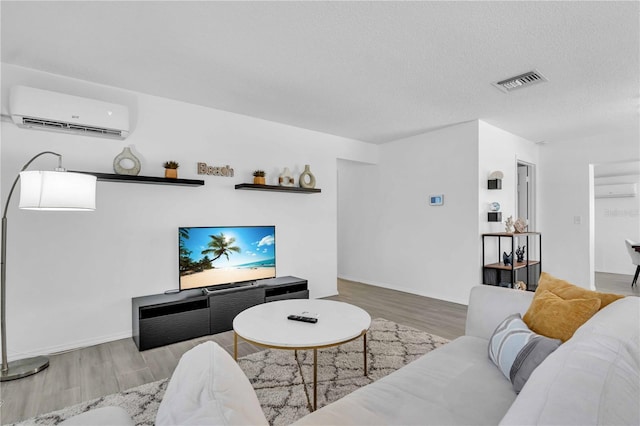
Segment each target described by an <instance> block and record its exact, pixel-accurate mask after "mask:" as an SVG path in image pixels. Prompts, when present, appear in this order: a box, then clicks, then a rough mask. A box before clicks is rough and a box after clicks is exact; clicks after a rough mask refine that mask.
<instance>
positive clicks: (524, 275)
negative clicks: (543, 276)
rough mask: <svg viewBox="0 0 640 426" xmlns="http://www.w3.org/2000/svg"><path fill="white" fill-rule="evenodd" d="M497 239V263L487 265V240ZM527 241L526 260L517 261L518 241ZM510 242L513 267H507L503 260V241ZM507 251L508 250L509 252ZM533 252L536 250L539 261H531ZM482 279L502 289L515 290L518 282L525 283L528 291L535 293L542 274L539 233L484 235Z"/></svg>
mask: <svg viewBox="0 0 640 426" xmlns="http://www.w3.org/2000/svg"><path fill="white" fill-rule="evenodd" d="M487 238H489V239H492V238H496V239H497V244H496V248H497V253H496V254H497V260H498V262H495V263H485V262H486V260H485V253H486V250H485V243H486V241H485V240H486V239H487ZM520 238H522V239H524V240H525V258H524V261H522V262H517V261H516V254H515V251H516V245H519V244H520V243H519V242H516V240H518V239H520ZM502 239H507V240H508V247H509V249H510V250H511V255H512V263H513V264H512V265H505V264H504V262H501V261H500V260H502V257H503V256H502V253H503V251H502V244H501V240H502ZM509 249H507V250H509ZM532 250H535V254H536V255H537V256H534V257H537V260H533V259H530V256H531V255H532V253H531V252H532ZM482 261H483V266H482V276H483V277H482V278H483V283H484V284H489V285H497V286H501V287H510V288H513V287H514V285H515V283H516V282H518V281H524V283H525V284H526V286H527V290H529V291H535V289H536V288H537V287H538V280H539V278H540V272H541V267H542V235H541V234H540V233H539V232H522V233H510V232H494V233H488V234H482Z"/></svg>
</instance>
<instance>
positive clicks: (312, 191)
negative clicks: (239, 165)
mask: <svg viewBox="0 0 640 426" xmlns="http://www.w3.org/2000/svg"><path fill="white" fill-rule="evenodd" d="M236 189H246V190H250V191H274V192H296V193H299V194H317V193H319V192H321V190H320V189H318V188H299V187H297V186H279V185H256V184H254V183H240V184H238V185H236Z"/></svg>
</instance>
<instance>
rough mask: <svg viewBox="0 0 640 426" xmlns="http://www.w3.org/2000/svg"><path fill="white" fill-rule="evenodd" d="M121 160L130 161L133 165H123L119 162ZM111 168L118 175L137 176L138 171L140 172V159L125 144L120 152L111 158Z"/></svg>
mask: <svg viewBox="0 0 640 426" xmlns="http://www.w3.org/2000/svg"><path fill="white" fill-rule="evenodd" d="M127 160H128V161H127ZM123 161H125V164H127V163H128V162H132V163H133V166H131V167H124V166H123V165H122V164H121V163H122V162H123ZM113 170H114V171H115V172H116V173H117V174H119V175H131V176H137V175H138V173H140V160H138V157H136V156H135V155H133V153H132V152H131V148H130V147H129V146H126V147H125V148H124V149H123V150H122V152H121V153H120V154H118V155H116V158H114V159H113Z"/></svg>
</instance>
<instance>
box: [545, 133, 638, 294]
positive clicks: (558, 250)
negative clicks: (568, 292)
mask: <svg viewBox="0 0 640 426" xmlns="http://www.w3.org/2000/svg"><path fill="white" fill-rule="evenodd" d="M638 159H640V131H639V130H638V129H635V130H630V131H626V132H620V133H617V134H606V135H594V136H592V137H589V138H584V139H579V140H570V141H554V142H551V143H549V144H548V145H544V146H542V148H541V149H540V168H539V181H538V182H539V189H540V193H541V194H544V195H543V196H542V197H541V203H543V205H541V206H540V209H539V211H540V213H541V214H540V229H541V231H542V232H543V233H544V239H543V247H544V259H545V261H544V263H545V267H544V269H545V270H546V271H548V272H549V273H551V274H553V275H556V276H558V277H561V278H563V279H566V280H568V281H570V282H572V283H574V284H576V285H581V286H583V287H591V288H594V274H593V268H594V251H593V238H594V236H593V232H592V230H590V224H591V226H593V224H594V222H595V220H594V217H593V215H592V214H591V209H592V208H593V205H594V199H593V194H592V191H593V185H592V184H591V185H590V179H591V180H592V179H593V166H592V165H594V164H600V163H607V162H617V161H631V160H638ZM576 222H579V223H576ZM638 227H640V221H637V220H636V221H635V223H632V226H631V227H630V228H629V230H628V232H629V235H634V234H635V235H638V234H639V233H640V230H639V229H638Z"/></svg>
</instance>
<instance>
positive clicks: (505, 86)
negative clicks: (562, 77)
mask: <svg viewBox="0 0 640 426" xmlns="http://www.w3.org/2000/svg"><path fill="white" fill-rule="evenodd" d="M545 81H549V80H547V79H546V78H545V77H544V76H543V75H542V74H540V73H539V72H538V71H536V70H533V71H529V72H526V73H524V74H520V75H516V76H515V77H510V78H507V79H504V80H501V81H498V82H496V83H491V84H492V85H493V86H495V87H497V88H498V89H499V90H501V91H503V92H505V93H508V92H511V91H514V90H517V89H523V88H525V87H529V86H532V85H534V84H538V83H544V82H545Z"/></svg>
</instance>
